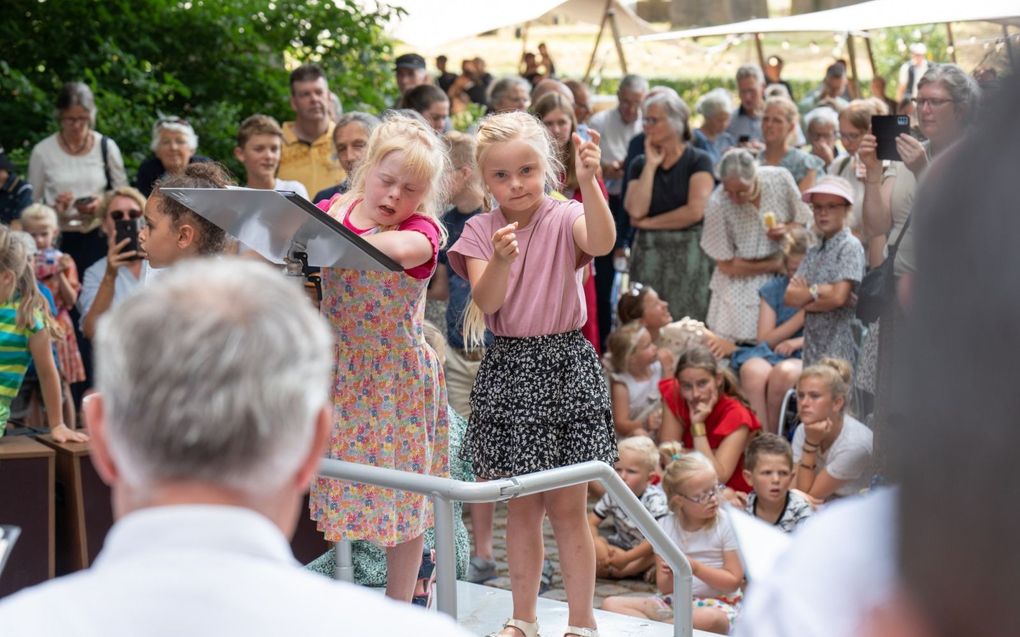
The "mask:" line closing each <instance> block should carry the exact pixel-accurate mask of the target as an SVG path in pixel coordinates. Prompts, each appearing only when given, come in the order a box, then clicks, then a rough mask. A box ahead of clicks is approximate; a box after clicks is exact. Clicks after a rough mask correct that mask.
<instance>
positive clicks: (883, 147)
mask: <svg viewBox="0 0 1020 637" xmlns="http://www.w3.org/2000/svg"><path fill="white" fill-rule="evenodd" d="M871 134H872V135H874V136H875V140H876V141H877V143H878V158H879V159H888V160H890V161H903V159H902V158H901V157H900V153H899V151H898V150H896V138H897V137H899V136H900V135H902V134H905V135H909V134H910V117H908V116H906V115H872V116H871Z"/></svg>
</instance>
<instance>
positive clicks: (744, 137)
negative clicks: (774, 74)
mask: <svg viewBox="0 0 1020 637" xmlns="http://www.w3.org/2000/svg"><path fill="white" fill-rule="evenodd" d="M737 96H738V97H739V98H740V106H738V107H737V110H735V111H733V117H731V118H730V127H729V128H727V129H726V132H728V133H729V134H730V135H732V136H733V139H735V140H737V143H738V144H741V145H750V146H752V147H755V148H758V149H761V148H764V147H765V141H764V140H765V138H764V137H762V134H761V116H762V115H763V114H764V111H765V75H764V74H763V73H762V72H761V68H760V67H758V66H757V65H754V64H745V65H743V66H741V67H740V68H739V69H737Z"/></svg>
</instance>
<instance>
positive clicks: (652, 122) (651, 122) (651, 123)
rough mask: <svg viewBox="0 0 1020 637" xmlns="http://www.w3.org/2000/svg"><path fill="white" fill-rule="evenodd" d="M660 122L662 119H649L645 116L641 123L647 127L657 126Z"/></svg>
mask: <svg viewBox="0 0 1020 637" xmlns="http://www.w3.org/2000/svg"><path fill="white" fill-rule="evenodd" d="M660 121H661V118H658V117H648V116H647V115H645V116H644V118H642V120H641V123H642V124H644V125H645V126H655V125H656V124H658V123H659V122H660Z"/></svg>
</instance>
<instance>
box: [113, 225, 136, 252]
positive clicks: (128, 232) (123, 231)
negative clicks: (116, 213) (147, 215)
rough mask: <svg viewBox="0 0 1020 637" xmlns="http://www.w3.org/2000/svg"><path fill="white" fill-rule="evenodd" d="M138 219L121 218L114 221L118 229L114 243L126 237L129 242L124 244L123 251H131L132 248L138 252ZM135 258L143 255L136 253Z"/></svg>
mask: <svg viewBox="0 0 1020 637" xmlns="http://www.w3.org/2000/svg"><path fill="white" fill-rule="evenodd" d="M138 221H139V220H138V219H121V220H120V221H114V222H113V223H114V226H115V227H116V230H117V235H116V238H115V239H114V243H120V242H121V241H123V240H124V239H128V244H127V245H126V246H124V248H123V250H121V252H131V251H132V250H133V251H135V252H138V251H139V250H140V247H139V245H138V226H139V224H138ZM134 258H135V259H141V258H142V257H141V256H138V255H135V257H134Z"/></svg>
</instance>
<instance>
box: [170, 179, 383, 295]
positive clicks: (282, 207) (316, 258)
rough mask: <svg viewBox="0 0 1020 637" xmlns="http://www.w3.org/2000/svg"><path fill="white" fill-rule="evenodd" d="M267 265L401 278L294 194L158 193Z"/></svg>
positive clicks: (256, 191) (365, 244)
mask: <svg viewBox="0 0 1020 637" xmlns="http://www.w3.org/2000/svg"><path fill="white" fill-rule="evenodd" d="M160 193H162V194H163V195H164V196H166V197H170V198H171V199H173V200H175V201H177V202H178V203H180V204H182V205H183V206H185V207H186V208H188V209H189V210H191V211H193V212H194V213H195V214H197V215H199V216H201V217H202V218H204V219H206V220H208V221H209V222H210V223H212V224H213V225H215V226H217V227H219V228H222V229H223V230H224V231H225V232H226V233H227V234H229V235H231V236H233V237H235V238H236V239H237V240H238V241H240V242H241V243H243V244H244V245H245V246H247V247H249V248H251V249H252V250H254V251H255V252H257V253H259V254H260V255H261V256H262V257H263V258H265V259H266V260H268V261H270V262H272V263H275V264H278V265H281V266H284V269H285V271H286V273H287V274H289V275H292V276H302V274H303V270H304V266H312V267H319V268H346V269H350V270H378V271H383V272H400V271H402V270H403V268H401V267H400V264H399V263H397V262H396V261H394V260H393V259H391V258H389V257H388V256H386V255H385V254H383V253H382V252H381V251H380V250H379V249H378V248H376V247H375V246H373V245H371V244H370V243H368V242H367V241H365V240H364V239H362V238H361V237H359V236H358V235H357V233H355V232H353V231H352V230H350V229H349V228H347V227H345V226H344V225H343V224H342V223H340V222H339V221H337V220H336V219H334V218H333V217H330V216H329V215H328V214H326V213H325V212H323V211H322V210H319V209H318V208H316V207H315V205H314V204H312V203H311V202H310V201H308V200H307V199H305V198H304V197H302V196H301V195H298V194H297V193H294V192H290V191H283V190H279V191H277V190H259V189H254V188H162V189H161V190H160Z"/></svg>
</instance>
